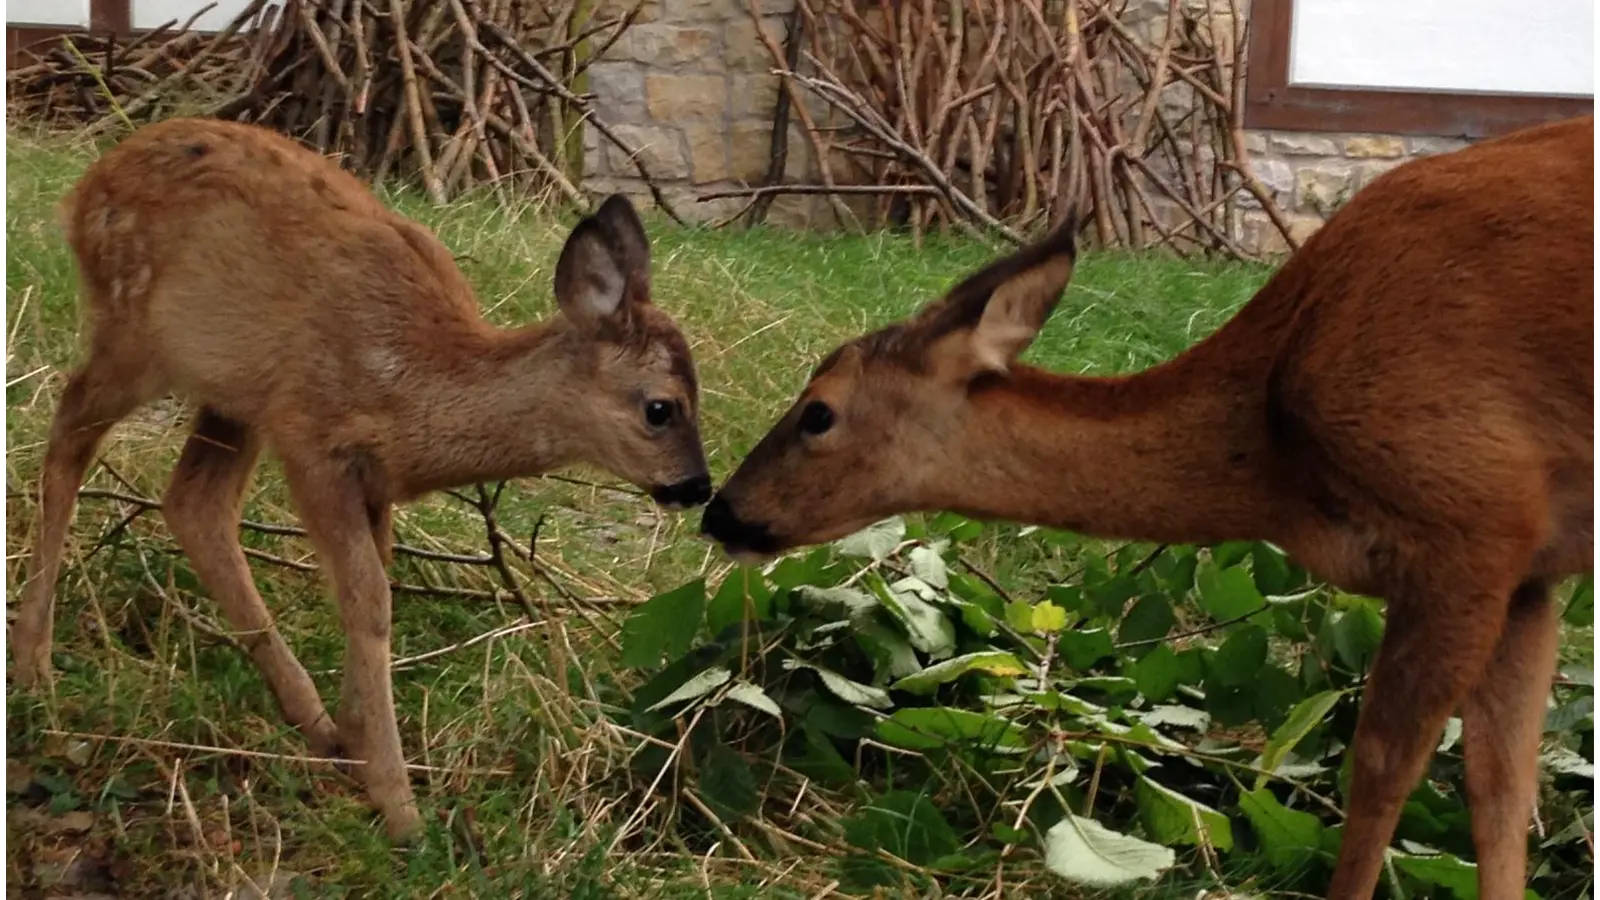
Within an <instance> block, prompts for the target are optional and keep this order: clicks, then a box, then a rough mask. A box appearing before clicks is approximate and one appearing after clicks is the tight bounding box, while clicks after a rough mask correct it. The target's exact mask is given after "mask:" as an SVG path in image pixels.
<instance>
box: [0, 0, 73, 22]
mask: <svg viewBox="0 0 1600 900" xmlns="http://www.w3.org/2000/svg"><path fill="white" fill-rule="evenodd" d="M5 6H6V22H7V23H8V24H11V25H65V26H68V27H77V28H86V27H88V25H89V0H6V5H5Z"/></svg>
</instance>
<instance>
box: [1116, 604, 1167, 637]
mask: <svg viewBox="0 0 1600 900" xmlns="http://www.w3.org/2000/svg"><path fill="white" fill-rule="evenodd" d="M1176 621H1177V619H1176V617H1174V616H1173V614H1172V603H1171V602H1170V601H1168V600H1167V598H1166V597H1163V596H1161V595H1160V594H1148V595H1146V596H1144V597H1140V598H1139V602H1138V603H1135V604H1134V605H1133V608H1132V609H1130V610H1128V614H1127V615H1126V616H1123V617H1122V624H1121V625H1119V626H1117V642H1118V643H1122V644H1130V643H1135V642H1138V641H1157V640H1160V639H1161V638H1164V637H1166V636H1167V632H1168V631H1171V630H1172V626H1173V624H1174V623H1175V622H1176ZM1154 646H1161V645H1159V644H1157V645H1154Z"/></svg>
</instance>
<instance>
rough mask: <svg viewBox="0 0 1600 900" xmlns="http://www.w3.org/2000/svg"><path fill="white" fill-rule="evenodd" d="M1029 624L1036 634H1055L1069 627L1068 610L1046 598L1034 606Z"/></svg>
mask: <svg viewBox="0 0 1600 900" xmlns="http://www.w3.org/2000/svg"><path fill="white" fill-rule="evenodd" d="M1029 625H1030V626H1031V627H1032V629H1033V631H1034V633H1035V634H1055V633H1057V632H1059V631H1060V630H1061V629H1063V628H1065V627H1067V611H1066V610H1064V609H1062V608H1061V607H1059V606H1057V605H1055V604H1054V603H1051V602H1050V601H1049V600H1046V601H1044V602H1043V603H1039V604H1036V605H1035V606H1034V607H1033V614H1032V617H1031V620H1030V622H1029Z"/></svg>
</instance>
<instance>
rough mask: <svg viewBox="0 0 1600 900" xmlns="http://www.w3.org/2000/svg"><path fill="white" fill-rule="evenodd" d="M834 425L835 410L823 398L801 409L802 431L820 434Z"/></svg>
mask: <svg viewBox="0 0 1600 900" xmlns="http://www.w3.org/2000/svg"><path fill="white" fill-rule="evenodd" d="M832 427H833V410H832V409H831V408H830V407H829V406H828V404H826V403H823V402H822V401H821V400H813V401H811V402H810V403H807V404H806V408H805V409H802V410H800V431H801V432H803V433H805V434H809V435H819V434H822V433H824V432H826V431H827V430H828V429H829V428H832Z"/></svg>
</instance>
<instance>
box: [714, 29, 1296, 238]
mask: <svg viewBox="0 0 1600 900" xmlns="http://www.w3.org/2000/svg"><path fill="white" fill-rule="evenodd" d="M1161 5H1163V6H1165V9H1160V8H1159V7H1157V8H1154V9H1152V4H1149V3H1138V4H1132V5H1130V0H973V2H960V0H916V2H903V3H889V2H875V0H797V4H796V7H795V10H794V12H793V13H792V14H791V16H790V17H789V20H788V27H787V29H786V31H787V38H786V39H785V36H784V35H782V34H775V33H774V31H775V29H773V28H771V27H770V26H765V27H762V30H761V32H760V33H761V37H762V39H763V41H764V43H765V45H766V49H767V50H768V52H769V53H770V55H771V60H772V65H773V69H774V71H777V72H778V73H780V74H781V75H782V76H783V80H784V83H785V85H786V96H785V97H784V98H783V100H784V102H781V103H780V113H779V116H780V119H783V118H786V117H788V116H790V115H793V116H794V117H795V118H796V119H797V120H798V124H799V126H800V128H801V130H802V132H803V133H804V134H805V136H806V139H807V140H808V141H809V143H810V145H811V146H810V149H811V151H812V156H813V158H814V159H816V160H820V163H819V164H818V165H817V166H816V167H815V169H816V183H811V184H772V185H769V186H767V187H764V188H758V189H755V190H753V191H750V192H743V193H750V194H754V195H755V197H754V200H753V204H755V205H756V208H757V210H759V209H760V205H759V204H760V202H761V201H762V200H764V199H766V198H767V197H770V196H771V195H773V194H777V193H808V194H826V195H829V199H830V202H832V203H833V205H834V208H835V210H836V212H837V213H838V215H839V217H840V218H842V219H847V220H848V219H851V218H858V217H859V216H858V213H857V211H856V210H857V209H860V204H856V207H855V209H847V208H846V206H845V204H844V202H843V198H844V197H846V196H852V195H854V196H855V197H856V199H857V200H859V199H860V197H861V195H867V196H869V197H873V198H874V200H873V201H872V202H873V203H874V204H875V205H874V206H873V207H872V209H870V210H869V211H868V213H867V215H868V216H869V217H871V218H872V219H873V220H874V221H873V222H872V223H871V224H873V225H880V226H881V225H885V224H897V225H903V226H909V227H910V228H911V229H913V230H914V231H916V232H917V233H919V234H920V233H921V232H922V231H923V230H925V229H929V228H937V229H944V228H949V227H952V226H954V227H958V228H961V229H964V230H968V231H974V230H982V231H986V232H989V233H998V234H999V235H1001V236H1004V237H1006V238H1009V239H1011V240H1013V241H1018V240H1021V239H1023V236H1024V235H1025V234H1026V233H1027V232H1028V231H1031V230H1036V229H1037V228H1038V227H1040V226H1041V225H1042V223H1043V222H1045V221H1054V220H1056V219H1058V218H1059V217H1060V216H1061V215H1063V214H1064V213H1065V211H1066V208H1067V207H1068V206H1072V205H1077V207H1078V208H1079V210H1080V211H1082V212H1084V213H1085V214H1086V217H1087V219H1086V221H1087V224H1086V230H1087V232H1088V236H1089V237H1090V239H1091V240H1093V241H1095V242H1097V243H1099V244H1100V245H1102V246H1122V247H1134V248H1145V247H1152V246H1165V247H1167V248H1170V249H1171V250H1174V251H1176V252H1178V253H1179V254H1183V255H1189V254H1193V253H1204V254H1220V255H1223V256H1231V257H1250V256H1252V255H1254V254H1253V253H1252V251H1250V250H1248V249H1246V247H1244V246H1243V245H1242V244H1241V242H1240V241H1239V240H1238V234H1239V228H1240V226H1239V223H1240V221H1241V216H1242V214H1243V213H1244V212H1245V211H1246V210H1250V211H1252V212H1253V211H1256V210H1260V211H1262V212H1263V213H1264V214H1265V216H1266V217H1267V219H1268V220H1269V221H1270V223H1271V226H1272V227H1273V228H1275V229H1276V230H1277V231H1278V232H1279V233H1280V234H1281V235H1282V237H1283V239H1284V241H1285V242H1286V243H1287V244H1288V245H1289V246H1290V247H1293V246H1295V244H1296V240H1295V236H1294V235H1292V234H1291V233H1290V229H1289V226H1288V223H1287V221H1286V219H1285V217H1284V215H1283V213H1282V211H1281V210H1280V209H1279V208H1278V206H1277V204H1276V203H1275V202H1274V201H1275V198H1274V196H1273V192H1272V191H1271V190H1269V189H1267V188H1266V187H1265V186H1264V185H1263V184H1262V183H1261V182H1260V180H1259V179H1257V178H1256V177H1255V176H1254V175H1253V174H1252V172H1251V168H1250V163H1249V158H1248V155H1247V153H1246V152H1245V147H1244V133H1245V132H1244V125H1243V118H1242V116H1243V111H1244V74H1245V65H1246V61H1245V59H1244V48H1245V45H1246V41H1245V16H1244V11H1243V10H1241V9H1239V8H1238V4H1237V2H1236V0H1199V2H1194V0H1188V2H1186V0H1168V2H1167V3H1165V4H1161ZM1152 14H1153V16H1152ZM1141 16H1142V17H1143V20H1142V21H1141V18H1140V17H1141ZM757 25H758V27H760V26H762V23H760V22H758V23H757ZM787 125H788V123H787V121H780V127H785V128H786V127H787ZM779 171H781V170H779Z"/></svg>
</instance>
